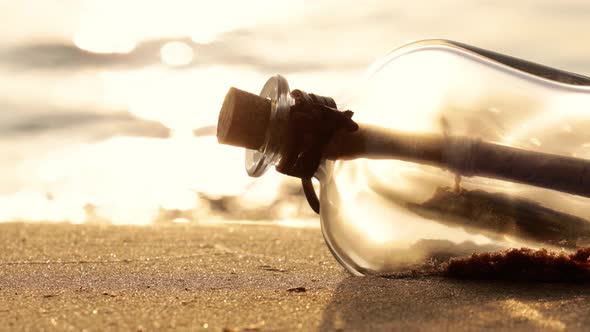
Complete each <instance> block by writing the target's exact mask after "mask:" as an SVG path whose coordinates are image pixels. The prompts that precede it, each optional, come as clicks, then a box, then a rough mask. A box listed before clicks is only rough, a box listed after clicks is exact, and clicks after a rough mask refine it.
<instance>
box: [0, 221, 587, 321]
mask: <svg viewBox="0 0 590 332" xmlns="http://www.w3.org/2000/svg"><path fill="white" fill-rule="evenodd" d="M589 312H590V285H589V284H558V283H553V284H551V283H522V282H518V283H517V282H514V283H511V282H493V281H458V280H451V279H444V278H440V277H416V278H405V279H384V278H374V277H371V278H359V277H351V276H349V275H348V274H347V273H346V272H345V271H344V270H343V269H342V268H341V267H340V266H339V265H338V263H337V262H336V261H335V260H334V259H333V258H332V256H331V254H330V253H329V251H328V249H327V248H326V246H325V245H324V243H323V239H322V236H321V233H320V230H319V229H318V228H287V227H279V226H273V225H269V226H261V225H258V226H254V225H231V226H230V225H218V226H212V225H183V224H173V225H154V226H111V225H70V224H26V223H4V224H0V330H34V331H37V330H55V331H57V330H59V331H64V330H75V331H80V330H87V331H104V330H131V331H137V330H142V331H163V330H191V331H194V330H203V331H222V330H224V329H225V330H226V331H292V330H301V331H317V330H321V331H334V330H341V331H358V330H366V331H379V330H382V331H390V330H403V331H413V330H438V331H440V330H443V331H444V330H449V331H474V330H512V331H530V330H549V331H554V330H557V331H561V330H568V331H584V330H588V329H590V315H588V313H589Z"/></svg>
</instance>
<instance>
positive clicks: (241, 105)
mask: <svg viewBox="0 0 590 332" xmlns="http://www.w3.org/2000/svg"><path fill="white" fill-rule="evenodd" d="M270 111H271V101H270V100H269V99H266V98H263V97H260V96H258V95H255V94H252V93H249V92H246V91H243V90H240V89H236V88H234V87H232V88H230V89H229V91H228V92H227V95H225V99H224V100H223V105H222V106H221V111H220V112H219V120H218V122H217V141H218V142H219V143H221V144H228V145H233V146H239V147H243V148H247V149H251V150H258V149H259V148H260V147H261V146H262V144H264V139H265V137H266V130H267V128H268V125H269V122H270Z"/></svg>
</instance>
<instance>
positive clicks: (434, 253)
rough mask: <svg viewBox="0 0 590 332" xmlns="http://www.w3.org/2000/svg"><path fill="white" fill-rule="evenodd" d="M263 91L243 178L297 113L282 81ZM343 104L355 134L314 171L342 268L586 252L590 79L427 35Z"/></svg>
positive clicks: (265, 161) (337, 137) (265, 162)
mask: <svg viewBox="0 0 590 332" xmlns="http://www.w3.org/2000/svg"><path fill="white" fill-rule="evenodd" d="M260 96H261V97H264V98H266V99H267V100H269V101H270V106H268V107H270V116H269V120H268V122H269V123H268V127H267V129H266V130H262V131H263V133H261V134H260V135H261V136H260V137H261V140H262V141H263V143H262V144H261V145H260V146H257V147H254V148H252V147H250V148H251V149H250V150H247V156H246V168H247V170H248V173H249V174H250V175H251V176H260V175H262V174H263V173H264V172H265V171H266V170H267V169H268V168H269V167H270V166H272V165H277V164H278V165H280V164H281V160H282V158H283V159H284V158H285V155H284V149H282V148H281V146H284V145H285V144H286V143H285V142H286V140H288V139H287V138H285V131H286V130H287V129H286V128H287V126H288V125H287V123H288V122H289V120H290V115H289V114H290V109H292V107H293V106H294V105H295V104H297V102H296V100H295V98H294V95H293V93H291V92H290V91H289V87H288V84H287V81H286V80H285V79H284V78H283V77H282V76H275V77H273V78H271V79H270V80H269V81H268V82H267V84H266V85H265V87H264V88H263V90H262V92H261V94H260ZM313 98H320V99H319V100H320V101H322V103H323V105H327V106H328V108H331V107H335V106H336V105H335V104H331V103H330V100H329V98H328V100H324V99H321V98H323V97H318V96H313V95H312V99H313ZM314 100H316V101H317V100H318V99H314ZM338 108H339V109H340V110H345V109H346V110H352V111H354V117H353V120H354V121H355V122H356V123H358V124H359V126H360V129H359V130H358V132H357V133H350V132H346V131H344V132H343V131H342V130H340V131H337V132H336V133H335V134H333V135H332V136H331V137H330V140H329V142H328V143H327V144H325V145H322V158H321V160H320V163H319V166H318V167H317V169H314V170H315V172H314V173H313V174H314V177H316V178H317V179H318V180H319V183H320V189H319V192H320V196H319V206H320V207H321V208H320V209H319V210H320V220H321V225H322V232H323V235H324V238H325V240H326V243H327V245H328V246H329V248H330V250H331V251H332V253H333V254H334V256H335V257H336V258H337V260H338V261H339V262H340V263H341V264H342V265H343V266H344V267H345V268H347V269H348V270H349V271H350V272H351V273H353V274H357V275H365V274H384V273H390V272H396V271H402V270H408V269H416V268H421V267H423V266H431V265H432V264H436V263H437V262H444V261H446V260H448V259H449V258H451V257H460V256H466V255H470V254H471V253H472V252H483V251H494V250H499V249H504V248H509V247H520V246H530V247H549V248H553V249H555V248H558V249H564V250H571V249H573V248H576V247H577V246H581V245H585V244H587V243H590V186H586V184H590V130H588V129H590V78H587V77H584V76H581V75H577V74H573V73H568V72H564V71H560V70H556V69H553V68H549V67H545V66H542V65H538V64H534V63H531V62H528V61H524V60H520V59H517V58H513V57H509V56H506V55H502V54H498V53H494V52H490V51H487V50H482V49H479V48H476V47H472V46H469V45H465V44H461V43H457V42H453V41H447V40H425V41H419V42H414V43H411V44H408V45H405V46H402V47H400V48H398V49H396V50H394V51H392V52H391V53H389V54H388V55H387V56H385V57H384V58H383V59H382V60H380V61H378V62H376V63H375V64H374V65H373V66H372V67H371V68H370V69H369V71H368V74H367V75H366V77H365V78H364V79H363V80H361V82H360V83H359V84H357V85H355V86H353V89H351V90H350V92H349V93H348V95H347V98H346V99H345V100H341V101H339V102H338ZM220 123H221V122H220ZM248 135H251V134H248ZM218 137H219V135H218ZM220 141H223V140H222V139H220ZM236 145H239V144H236ZM586 167H587V168H586ZM586 169H587V170H588V172H586ZM287 174H288V173H287ZM291 175H292V174H291ZM310 183H311V182H309V181H308V182H306V181H305V180H304V189H305V190H306V193H307V194H309V195H311V196H313V193H310V191H311V190H312V189H310ZM306 184H307V187H306ZM312 201H313V200H312Z"/></svg>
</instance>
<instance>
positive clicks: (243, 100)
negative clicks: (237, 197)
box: [217, 88, 590, 197]
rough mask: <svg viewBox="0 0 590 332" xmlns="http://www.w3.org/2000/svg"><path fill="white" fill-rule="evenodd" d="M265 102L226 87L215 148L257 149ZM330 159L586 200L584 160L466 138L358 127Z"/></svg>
mask: <svg viewBox="0 0 590 332" xmlns="http://www.w3.org/2000/svg"><path fill="white" fill-rule="evenodd" d="M270 109H271V102H270V100H268V99H266V98H262V97H259V96H257V95H254V94H251V93H249V92H246V91H242V90H239V89H236V88H231V89H230V90H229V92H228V93H227V95H226V97H225V100H224V102H223V106H222V108H221V112H220V116H219V123H218V126H217V132H218V134H217V137H218V140H219V142H220V143H222V144H229V145H234V146H239V147H243V148H247V149H253V150H257V149H260V148H261V146H262V144H263V143H264V139H265V137H266V133H267V131H268V126H269V125H271V122H270V121H269V118H270ZM323 157H324V158H327V159H331V160H347V159H356V158H368V159H397V160H403V161H409V162H414V163H420V164H426V165H431V166H436V167H440V168H444V169H448V170H450V171H452V172H455V173H457V174H460V175H462V176H482V177H489V178H494V179H501V180H506V181H512V182H518V183H523V184H527V185H532V186H538V187H543V188H548V189H552V190H557V191H561V192H566V193H570V194H575V195H580V196H585V197H590V160H586V159H579V158H573V157H567V156H560V155H554V154H550V153H542V152H536V151H527V150H524V149H518V148H514V147H509V146H503V145H500V144H494V143H490V142H485V141H482V140H480V139H474V138H470V137H452V136H447V137H445V136H444V135H434V134H433V135H421V134H412V133H404V132H400V131H392V130H391V129H388V128H382V127H378V126H373V125H367V124H362V123H361V124H359V129H358V130H357V131H354V132H348V131H344V130H341V131H338V132H336V133H335V134H334V135H333V137H332V139H331V140H330V142H329V143H328V144H327V145H326V146H325V147H324V149H323Z"/></svg>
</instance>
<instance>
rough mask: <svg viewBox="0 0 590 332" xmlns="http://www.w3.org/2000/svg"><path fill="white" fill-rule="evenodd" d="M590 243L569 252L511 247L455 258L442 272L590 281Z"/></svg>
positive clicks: (469, 276) (460, 275) (491, 277)
mask: <svg viewBox="0 0 590 332" xmlns="http://www.w3.org/2000/svg"><path fill="white" fill-rule="evenodd" d="M589 257H590V247H585V248H581V249H578V251H576V252H574V253H571V254H568V253H564V252H554V251H549V250H547V249H540V250H534V249H529V248H520V249H508V250H505V251H500V252H493V253H474V254H472V255H471V256H470V257H465V258H453V259H451V260H449V262H448V263H447V264H446V266H445V267H444V268H443V271H442V275H444V276H446V277H451V278H458V279H488V280H518V281H540V282H583V281H590V261H589V260H588V258H589Z"/></svg>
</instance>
